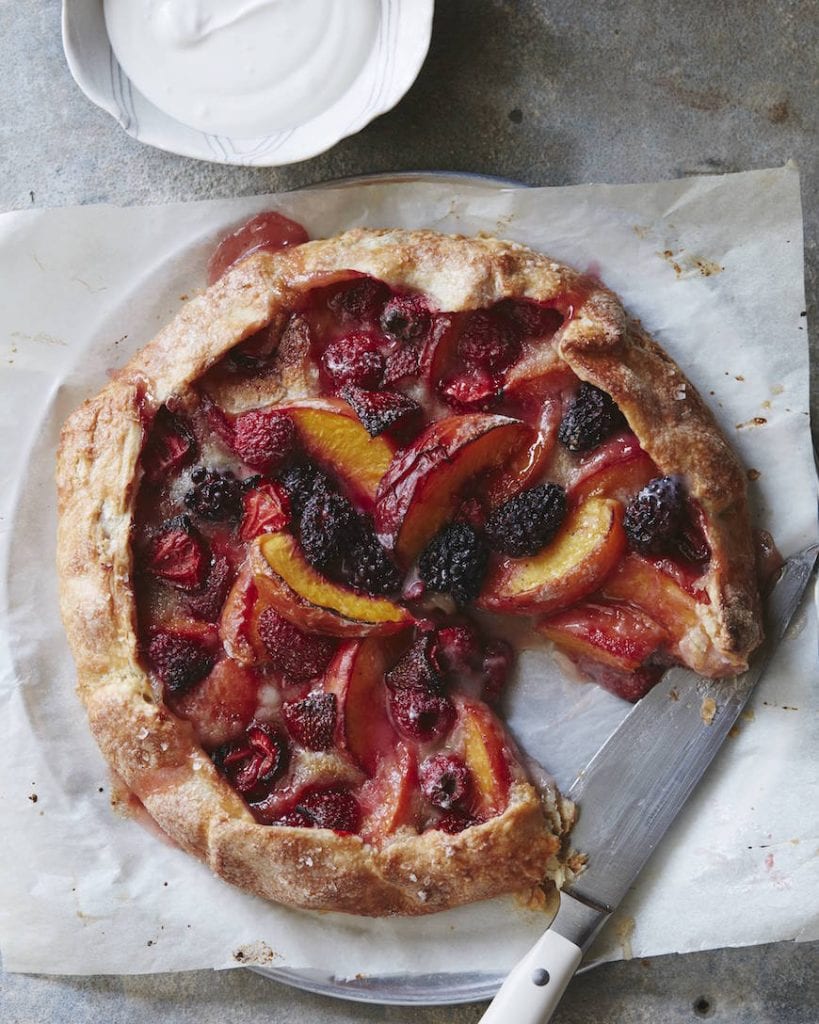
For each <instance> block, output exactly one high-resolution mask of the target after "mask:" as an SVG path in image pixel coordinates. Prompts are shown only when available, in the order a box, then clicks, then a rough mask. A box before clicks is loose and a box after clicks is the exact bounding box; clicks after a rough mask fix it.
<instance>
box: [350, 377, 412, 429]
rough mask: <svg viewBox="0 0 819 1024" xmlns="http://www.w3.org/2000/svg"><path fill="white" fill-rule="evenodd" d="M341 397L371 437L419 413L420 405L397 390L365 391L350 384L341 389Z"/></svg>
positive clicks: (402, 423)
mask: <svg viewBox="0 0 819 1024" xmlns="http://www.w3.org/2000/svg"><path fill="white" fill-rule="evenodd" d="M341 397H342V398H343V399H344V401H345V402H348V403H349V404H350V405H351V406H352V407H353V409H354V410H355V414H356V416H358V418H359V419H360V420H361V422H362V423H363V425H364V428H365V429H366V431H367V433H368V434H369V435H370V436H371V437H378V435H379V434H383V433H384V431H385V430H389V429H390V428H392V427H395V426H399V425H406V423H407V421H408V420H409V419H411V418H413V417H414V418H416V419H417V418H419V417H420V414H421V406H420V405H419V404H418V403H417V402H416V401H414V400H413V399H412V398H409V397H408V396H407V395H402V394H401V393H400V392H399V391H365V390H364V389H363V388H357V387H355V386H353V385H350V387H347V388H344V390H343V391H341Z"/></svg>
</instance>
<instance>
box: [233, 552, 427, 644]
mask: <svg viewBox="0 0 819 1024" xmlns="http://www.w3.org/2000/svg"><path fill="white" fill-rule="evenodd" d="M250 562H251V564H252V565H253V566H254V568H255V570H256V575H255V583H256V586H257V587H258V589H259V595H260V598H261V600H262V601H264V602H265V603H266V604H267V606H269V607H272V608H275V610H276V611H277V612H278V613H279V615H282V616H284V618H286V619H288V620H289V621H290V622H292V623H293V624H294V625H295V626H298V627H299V629H302V630H304V631H305V632H308V633H309V632H313V633H325V634H327V635H329V636H367V635H369V634H382V635H383V634H388V633H397V632H399V631H400V630H402V629H404V628H405V627H407V626H409V625H411V624H412V623H413V621H414V619H413V617H412V615H410V613H409V612H408V611H407V610H406V609H405V608H402V607H401V606H400V605H397V604H395V603H394V602H392V601H389V600H388V599H387V598H386V597H371V596H369V595H367V594H362V593H360V592H359V591H357V590H353V589H352V588H351V587H346V586H344V584H342V583H334V582H333V581H332V580H328V579H327V578H326V577H324V576H322V575H320V574H319V573H318V572H316V570H315V569H314V568H313V567H312V566H311V565H310V564H309V562H308V561H307V560H306V559H305V557H304V555H303V554H302V550H301V548H300V547H299V544H298V541H297V540H296V539H295V537H293V536H292V534H289V533H271V534H267V535H266V536H264V537H261V538H259V540H258V541H257V542H256V544H255V545H254V547H253V548H252V549H251V555H250Z"/></svg>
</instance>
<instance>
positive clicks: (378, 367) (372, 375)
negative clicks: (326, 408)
mask: <svg viewBox="0 0 819 1024" xmlns="http://www.w3.org/2000/svg"><path fill="white" fill-rule="evenodd" d="M378 346H379V340H378V338H376V337H375V336H374V335H372V334H367V333H365V332H364V331H354V332H353V333H352V334H345V335H342V337H340V338H336V339H335V341H331V342H330V344H329V345H328V346H327V348H326V349H325V351H324V356H323V358H322V363H323V364H324V369H325V370H326V371H327V373H328V374H329V376H330V377H331V378H332V381H333V384H334V385H335V386H336V387H337V388H343V387H346V386H348V385H350V384H357V385H358V386H359V387H361V388H377V387H379V385H380V384H381V381H382V380H383V378H384V357H383V356H382V355H381V353H380V352H379V351H378Z"/></svg>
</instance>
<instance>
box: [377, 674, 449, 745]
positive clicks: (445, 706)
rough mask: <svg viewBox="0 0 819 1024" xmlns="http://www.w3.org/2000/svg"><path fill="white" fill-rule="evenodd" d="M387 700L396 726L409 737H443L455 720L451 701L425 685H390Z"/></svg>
mask: <svg viewBox="0 0 819 1024" xmlns="http://www.w3.org/2000/svg"><path fill="white" fill-rule="evenodd" d="M388 704H389V709H390V714H391V715H392V720H393V722H394V724H395V727H396V729H398V731H399V732H400V733H401V734H402V735H403V736H406V737H407V738H408V739H411V740H417V741H418V742H420V743H427V742H429V741H430V740H437V739H441V738H442V737H444V736H445V735H446V734H447V733H448V732H449V730H450V729H451V728H452V726H453V725H454V723H455V708H454V706H453V704H452V701H451V700H450V699H449V698H448V697H445V696H443V695H442V694H439V693H431V692H430V691H429V690H428V689H426V688H421V687H418V686H410V687H407V688H405V689H399V690H395V689H391V690H389V693H388Z"/></svg>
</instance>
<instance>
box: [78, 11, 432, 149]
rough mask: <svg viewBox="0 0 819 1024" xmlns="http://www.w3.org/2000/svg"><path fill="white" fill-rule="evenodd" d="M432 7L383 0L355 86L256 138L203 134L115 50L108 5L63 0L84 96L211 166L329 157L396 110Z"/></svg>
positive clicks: (425, 43)
mask: <svg viewBox="0 0 819 1024" xmlns="http://www.w3.org/2000/svg"><path fill="white" fill-rule="evenodd" d="M433 8H434V0H381V17H380V26H379V31H378V37H377V40H376V44H375V47H374V48H373V50H372V51H371V53H370V56H369V58H368V59H367V61H366V63H365V64H364V66H363V67H362V69H361V73H360V74H359V76H358V77H357V78H356V80H355V82H354V83H353V85H352V86H351V87H350V89H348V90H347V92H346V93H344V95H342V96H341V97H339V99H338V100H337V101H336V102H335V103H334V104H333V105H332V106H331V107H330V108H329V109H327V110H326V111H324V113H322V114H320V115H319V116H317V117H314V118H313V119H312V120H309V121H306V122H305V123H304V124H301V125H299V126H298V127H296V128H290V129H287V130H286V131H281V132H276V133H275V134H272V135H266V136H264V137H262V138H256V139H233V138H228V137H227V136H224V135H210V134H207V133H205V132H200V131H197V130H196V129H195V128H189V127H187V126H186V125H184V124H181V123H180V122H179V121H175V120H174V119H173V118H172V117H169V116H168V115H167V114H164V113H163V112H162V111H161V110H159V109H158V108H157V107H155V106H154V105H153V104H152V103H151V102H149V101H148V100H147V99H146V98H145V97H144V96H143V95H142V94H141V93H140V92H138V91H137V90H136V89H135V88H134V87H133V85H132V84H131V82H130V81H129V79H128V78H127V76H126V75H125V73H124V72H123V70H122V68H121V67H120V66H119V64H118V63H117V60H116V58H115V56H114V54H113V52H112V51H111V46H110V44H109V42H108V33H107V32H106V29H105V18H104V15H103V5H102V0H63V17H62V26H63V48H64V49H65V56H66V60H67V61H68V67H69V69H70V71H71V74H72V75H73V76H74V80H75V82H76V83H77V85H78V86H79V87H80V88H81V89H82V91H83V92H84V93H85V95H86V96H87V97H88V98H89V99H90V100H91V101H92V102H93V103H96V105H97V106H98V107H102V109H103V110H107V111H108V113H109V114H111V116H112V117H113V118H115V119H116V120H117V121H118V122H119V124H120V125H121V126H122V127H123V128H124V129H125V131H126V132H127V133H128V134H129V135H131V136H132V137H133V138H135V139H138V140H139V141H140V142H145V143H147V144H148V145H150V146H156V147H157V148H159V149H165V150H167V151H168V152H170V153H179V154H180V155H181V156H191V157H195V158H196V159H198V160H209V161H211V162H213V163H221V164H241V165H245V166H253V167H278V166H281V165H282V164H291V163H296V162H297V161H299V160H307V159H308V158H309V157H313V156H316V155H318V154H319V153H323V152H324V151H325V150H327V149H330V148H331V146H334V145H335V144H336V143H337V142H339V141H340V140H341V139H344V138H346V137H347V136H348V135H353V134H355V132H358V131H360V130H361V129H362V128H363V127H364V126H365V125H367V124H369V122H370V121H372V120H373V118H375V117H378V116H379V115H380V114H383V113H386V111H388V110H390V109H392V107H394V106H395V104H396V103H397V102H398V101H399V100H400V99H401V97H402V96H403V95H404V93H406V91H407V90H408V89H409V87H410V86H411V85H412V83H413V82H414V81H415V78H416V76H417V74H418V72H419V70H420V69H421V65H422V64H423V62H424V58H425V57H426V55H427V50H428V49H429V40H430V36H431V34H432V13H433Z"/></svg>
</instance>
